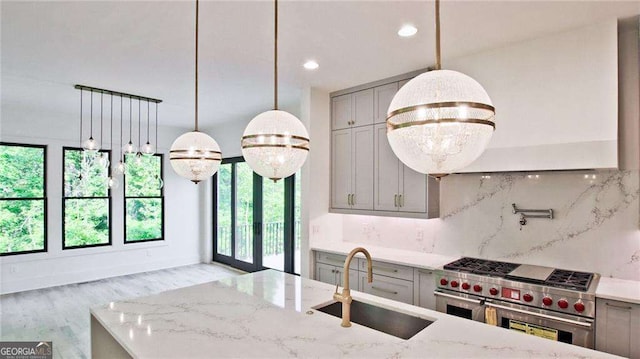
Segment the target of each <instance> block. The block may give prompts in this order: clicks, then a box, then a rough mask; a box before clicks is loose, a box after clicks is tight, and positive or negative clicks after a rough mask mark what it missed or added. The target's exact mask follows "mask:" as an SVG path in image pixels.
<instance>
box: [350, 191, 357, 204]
mask: <svg viewBox="0 0 640 359" xmlns="http://www.w3.org/2000/svg"><path fill="white" fill-rule="evenodd" d="M351 205H352V206H355V205H356V195H355V194H354V193H352V194H351Z"/></svg>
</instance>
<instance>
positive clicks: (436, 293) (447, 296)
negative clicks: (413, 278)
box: [433, 292, 482, 304]
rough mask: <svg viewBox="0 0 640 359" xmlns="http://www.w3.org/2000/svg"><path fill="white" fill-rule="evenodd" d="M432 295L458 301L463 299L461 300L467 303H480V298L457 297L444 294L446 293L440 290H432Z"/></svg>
mask: <svg viewBox="0 0 640 359" xmlns="http://www.w3.org/2000/svg"><path fill="white" fill-rule="evenodd" d="M433 295H435V296H436V297H445V298H451V299H455V300H460V301H463V302H469V303H473V304H482V301H480V300H475V299H469V298H464V297H458V296H457V295H451V294H446V293H442V292H433Z"/></svg>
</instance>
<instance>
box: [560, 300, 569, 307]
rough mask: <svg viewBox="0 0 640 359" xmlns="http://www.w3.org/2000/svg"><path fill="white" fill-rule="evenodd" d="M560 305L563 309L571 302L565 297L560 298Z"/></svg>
mask: <svg viewBox="0 0 640 359" xmlns="http://www.w3.org/2000/svg"><path fill="white" fill-rule="evenodd" d="M558 307H560V308H562V309H567V307H569V302H567V301H566V300H565V299H560V300H559V301H558Z"/></svg>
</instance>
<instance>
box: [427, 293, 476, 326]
mask: <svg viewBox="0 0 640 359" xmlns="http://www.w3.org/2000/svg"><path fill="white" fill-rule="evenodd" d="M433 294H434V295H435V296H436V310H437V311H438V312H442V313H447V314H451V315H455V316H456V317H461V318H466V319H471V320H475V321H477V322H484V305H483V300H482V298H480V297H475V296H471V295H467V294H464V293H457V292H456V293H455V294H449V293H445V292H442V291H440V290H436V291H435V292H434V293H433Z"/></svg>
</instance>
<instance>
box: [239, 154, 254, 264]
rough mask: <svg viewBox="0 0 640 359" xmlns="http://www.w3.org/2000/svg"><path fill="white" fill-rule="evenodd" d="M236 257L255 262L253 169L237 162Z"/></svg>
mask: <svg viewBox="0 0 640 359" xmlns="http://www.w3.org/2000/svg"><path fill="white" fill-rule="evenodd" d="M235 207H236V213H235V217H236V221H235V258H236V259H237V260H241V261H243V262H247V263H253V171H252V170H251V168H250V167H249V165H248V164H247V163H246V162H238V163H236V206H235Z"/></svg>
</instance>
